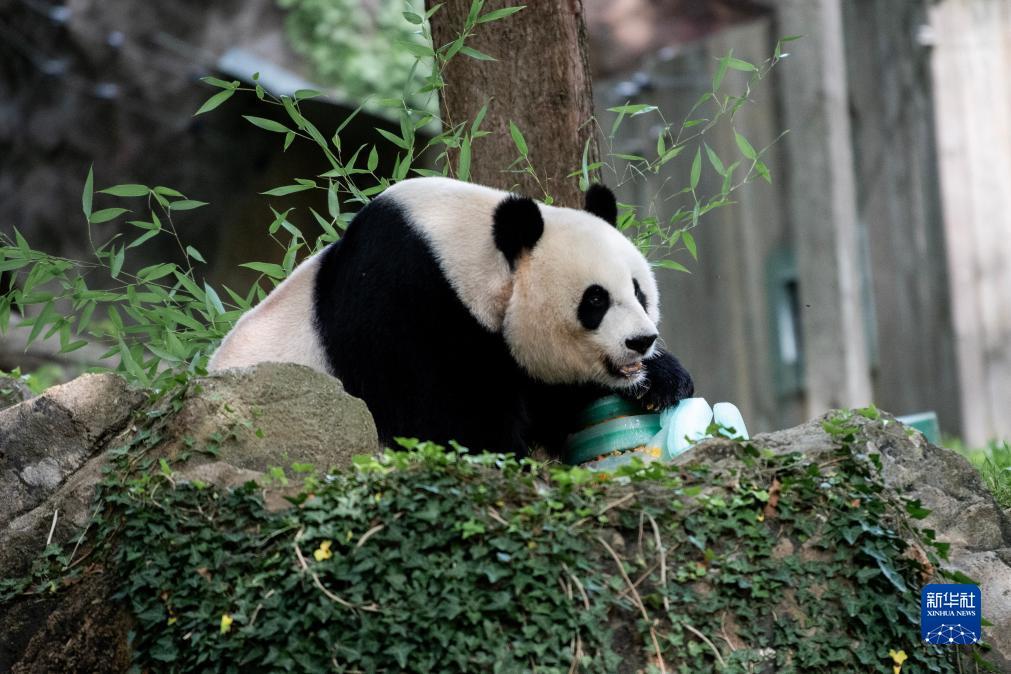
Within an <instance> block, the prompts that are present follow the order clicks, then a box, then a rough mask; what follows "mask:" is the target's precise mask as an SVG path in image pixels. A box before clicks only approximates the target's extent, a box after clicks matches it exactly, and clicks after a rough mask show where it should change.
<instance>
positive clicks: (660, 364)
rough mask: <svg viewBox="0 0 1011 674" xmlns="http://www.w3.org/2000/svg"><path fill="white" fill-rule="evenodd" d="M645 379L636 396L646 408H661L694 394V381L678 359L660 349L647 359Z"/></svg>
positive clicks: (644, 363) (645, 362)
mask: <svg viewBox="0 0 1011 674" xmlns="http://www.w3.org/2000/svg"><path fill="white" fill-rule="evenodd" d="M643 365H645V366H646V381H645V383H644V388H642V389H640V390H639V391H638V392H637V393H638V395H637V396H636V398H637V399H638V401H639V402H640V403H642V405H643V406H644V407H645V408H646V409H648V410H662V409H665V408H667V407H671V406H673V405H676V404H677V403H679V402H681V401H682V400H684V399H685V398H691V397H692V396H693V395H695V383H694V382H693V381H692V377H691V375H690V374H688V371H687V370H685V369H684V367H683V366H682V365H681V363H680V362H678V359H677V358H675V357H674V356H672V355H670V354H669V353H666V352H664V351H661V352H659V353H657V354H656V355H655V356H653V357H652V358H650V359H649V360H647V361H644V362H643Z"/></svg>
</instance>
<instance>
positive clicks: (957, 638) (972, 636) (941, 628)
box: [924, 625, 979, 646]
mask: <svg viewBox="0 0 1011 674" xmlns="http://www.w3.org/2000/svg"><path fill="white" fill-rule="evenodd" d="M924 641H926V642H927V643H928V644H936V645H938V646H952V645H955V644H974V643H976V642H977V641H979V636H978V635H977V634H976V633H975V632H973V631H972V630H967V629H966V628H964V627H962V626H961V625H938V626H937V627H935V628H934V629H932V630H930V631H929V632H927V636H926V638H925V639H924Z"/></svg>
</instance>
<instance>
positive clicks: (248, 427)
mask: <svg viewBox="0 0 1011 674" xmlns="http://www.w3.org/2000/svg"><path fill="white" fill-rule="evenodd" d="M190 388H191V393H190V395H189V396H188V397H187V399H186V401H185V402H184V403H183V406H182V409H180V410H179V412H178V413H177V414H176V415H175V417H174V420H173V422H172V424H171V427H170V428H171V430H170V431H169V435H170V437H172V438H173V440H171V441H170V443H169V446H168V447H167V448H166V449H167V450H168V451H169V452H170V453H173V454H174V453H176V452H179V451H181V450H184V449H186V448H189V447H194V448H200V447H213V448H214V449H215V452H214V453H215V460H216V461H221V462H224V463H228V464H231V465H233V466H236V467H238V468H243V469H247V470H253V471H260V472H263V471H266V470H268V469H269V468H272V467H280V468H285V469H287V468H289V467H290V465H291V464H292V463H294V462H298V463H309V464H312V465H313V466H315V467H316V468H317V469H319V470H321V471H325V470H329V469H331V468H345V467H347V466H350V465H351V457H353V456H355V455H356V454H375V453H376V452H377V451H378V450H379V440H378V434H377V432H376V424H375V422H374V421H373V420H372V415H371V414H370V413H369V410H368V407H366V406H365V403H364V402H362V401H361V400H360V399H358V398H355V397H354V396H352V395H350V394H349V393H347V392H346V391H345V390H344V386H343V385H342V384H341V382H340V380H338V379H335V378H334V377H330V376H328V375H325V374H322V373H320V372H316V371H315V370H312V369H310V368H307V367H304V366H302V365H294V364H291V363H261V364H259V365H254V366H252V367H246V368H237V369H232V370H223V371H221V372H214V373H211V374H210V375H208V376H206V377H201V378H199V379H197V380H195V381H194V382H193V384H191V387H190ZM199 460H200V459H199V457H198V461H199Z"/></svg>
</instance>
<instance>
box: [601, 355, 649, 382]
mask: <svg viewBox="0 0 1011 674" xmlns="http://www.w3.org/2000/svg"><path fill="white" fill-rule="evenodd" d="M604 367H606V368H607V372H608V374H610V375H611V376H612V377H614V378H615V379H635V378H636V377H638V376H639V374H641V373H642V372H643V371H644V370H645V369H646V366H645V365H643V363H642V361H641V360H637V361H635V362H634V363H628V364H627V365H618V364H617V363H615V362H614V361H613V360H611V359H610V358H604Z"/></svg>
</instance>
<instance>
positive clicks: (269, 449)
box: [0, 363, 379, 576]
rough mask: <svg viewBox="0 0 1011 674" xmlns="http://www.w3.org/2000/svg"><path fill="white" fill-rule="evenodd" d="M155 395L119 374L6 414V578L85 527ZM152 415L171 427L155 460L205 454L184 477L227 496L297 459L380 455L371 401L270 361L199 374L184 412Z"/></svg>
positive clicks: (87, 378)
mask: <svg viewBox="0 0 1011 674" xmlns="http://www.w3.org/2000/svg"><path fill="white" fill-rule="evenodd" d="M146 398H147V396H146V394H144V393H143V392H141V391H135V390H130V389H129V388H127V386H126V383H125V382H124V381H123V380H122V379H121V378H120V377H117V376H116V375H112V374H103V375H84V376H82V377H78V378H77V379H75V380H73V381H71V382H69V383H67V384H64V385H62V386H55V387H53V388H51V389H49V390H47V391H46V392H45V393H44V394H43V395H41V396H39V397H37V398H33V399H31V400H29V401H26V402H23V403H21V404H19V405H16V406H14V407H11V408H9V409H7V410H4V411H0V576H2V575H4V574H5V573H7V574H12V573H16V572H20V571H23V570H24V569H25V568H27V567H28V566H29V565H30V562H31V560H32V559H33V558H34V556H35V555H37V554H38V553H39V552H41V550H42V549H43V548H44V547H45V544H46V541H47V540H49V539H50V536H49V533H48V532H49V529H50V528H53V527H54V526H55V528H54V529H53V535H52V537H51V540H52V541H54V542H57V543H62V542H64V541H66V540H68V539H70V537H71V536H73V535H74V533H75V532H77V531H79V530H80V528H81V527H84V526H86V525H87V523H88V520H89V518H90V516H91V500H92V496H93V494H94V490H95V486H96V485H97V484H98V482H99V481H100V480H101V478H102V474H103V468H104V467H105V466H106V464H107V461H108V457H107V456H106V454H105V453H104V451H103V450H105V449H109V448H113V447H118V446H122V445H125V444H127V443H129V442H130V440H131V438H132V437H133V434H134V433H135V432H136V430H137V426H138V424H141V423H142V422H143V420H142V419H139V420H137V421H136V422H135V423H133V424H128V422H129V421H130V418H131V415H132V414H133V413H134V411H135V410H137V409H138V408H140V406H141V403H142V402H143V401H144V400H145V399H146ZM159 405H160V406H161V407H170V406H171V405H172V403H171V402H168V403H166V402H165V401H162V402H161V403H159ZM151 411H152V410H148V412H151ZM153 411H155V412H157V414H149V415H148V416H149V418H164V419H166V422H165V424H164V427H163V428H161V429H160V431H159V434H160V437H161V438H163V440H162V441H161V443H160V444H159V445H158V446H157V447H155V448H153V450H152V451H151V452H150V455H151V456H165V457H168V458H178V457H179V456H180V455H181V454H182V453H183V452H184V451H189V450H195V451H194V452H193V453H192V456H191V458H190V459H189V460H188V461H187V462H186V463H184V464H183V465H182V466H181V467H180V473H181V476H182V477H183V478H186V479H199V480H202V481H204V482H208V483H210V484H217V485H220V486H222V487H225V488H228V487H233V486H236V485H238V484H242V483H244V482H247V481H250V480H260V479H262V478H263V475H262V474H263V473H264V472H265V471H267V470H268V469H270V468H273V467H279V468H284V469H287V468H289V467H290V465H291V464H292V463H296V462H297V463H308V464H312V465H313V466H315V467H316V468H318V469H319V470H321V471H324V470H329V469H331V468H344V467H347V466H349V465H350V463H351V457H353V456H354V455H356V454H374V453H375V452H376V451H378V449H379V442H378V439H377V433H376V426H375V423H374V422H373V420H372V415H371V414H369V411H368V408H367V407H366V406H365V403H364V402H362V401H361V400H359V399H358V398H355V397H354V396H351V395H349V394H348V393H347V392H345V391H344V387H343V386H342V385H341V383H340V381H339V380H337V379H334V378H333V377H330V376H328V375H325V374H322V373H319V372H316V371H313V370H310V369H309V368H306V367H302V366H300V365H292V364H282V363H264V364H261V365H256V366H253V367H248V368H243V369H237V370H227V371H223V372H220V373H214V374H211V375H209V376H207V377H200V378H196V379H194V380H193V381H192V382H191V383H190V385H189V388H188V390H187V392H186V395H185V396H184V398H183V400H182V404H181V407H180V409H179V410H178V411H177V412H172V413H167V410H165V409H160V408H156V409H155V410H153ZM117 433H118V435H117ZM202 449H210V450H212V453H201V452H200V451H199V450H202ZM262 481H263V483H264V484H265V485H266V484H268V483H269V482H270V480H269V479H262ZM54 512H55V513H57V514H56V516H55V518H54ZM54 519H55V525H54V524H53V522H54Z"/></svg>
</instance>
